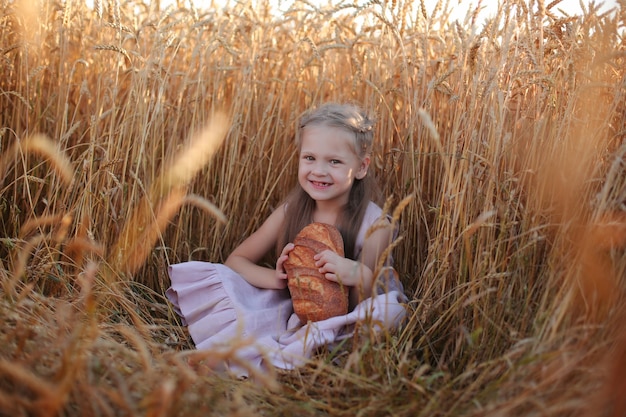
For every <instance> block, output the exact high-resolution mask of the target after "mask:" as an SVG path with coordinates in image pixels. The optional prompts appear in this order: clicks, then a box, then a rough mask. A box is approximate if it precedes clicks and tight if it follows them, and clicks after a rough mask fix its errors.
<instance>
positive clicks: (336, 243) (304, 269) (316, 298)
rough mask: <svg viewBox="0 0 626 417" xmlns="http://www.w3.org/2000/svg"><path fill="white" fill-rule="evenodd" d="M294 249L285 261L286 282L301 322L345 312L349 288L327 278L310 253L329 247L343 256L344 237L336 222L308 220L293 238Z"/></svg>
mask: <svg viewBox="0 0 626 417" xmlns="http://www.w3.org/2000/svg"><path fill="white" fill-rule="evenodd" d="M293 243H294V245H295V247H294V249H293V250H292V251H291V252H289V259H288V260H287V261H285V264H284V265H285V270H286V271H287V285H288V287H289V292H290V293H291V299H292V300H293V310H294V312H295V313H296V314H297V315H298V317H299V318H300V320H301V321H302V322H304V323H307V322H308V321H320V320H325V319H327V318H330V317H334V316H339V315H344V314H347V313H348V289H347V288H346V287H344V286H342V285H341V284H338V283H336V282H333V281H329V280H327V279H326V278H324V275H323V274H322V273H320V272H319V268H317V267H316V266H315V260H314V259H313V256H315V254H317V253H320V252H322V251H324V250H327V249H330V250H332V251H333V252H336V253H337V254H339V255H341V256H344V249H343V239H342V238H341V233H339V230H337V228H336V227H335V226H332V225H329V224H325V223H311V224H309V225H308V226H306V227H305V228H304V229H302V230H301V231H300V233H298V235H297V236H296V238H295V239H294V242H293Z"/></svg>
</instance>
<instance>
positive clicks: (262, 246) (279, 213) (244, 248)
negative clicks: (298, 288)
mask: <svg viewBox="0 0 626 417" xmlns="http://www.w3.org/2000/svg"><path fill="white" fill-rule="evenodd" d="M284 220H285V208H284V206H282V205H281V206H280V207H278V208H277V209H276V210H274V212H273V213H272V214H271V215H270V216H269V217H268V218H267V220H265V222H264V223H263V224H262V225H261V227H259V229H257V231H256V232H254V233H253V234H251V235H250V236H249V237H248V238H247V239H246V240H244V241H243V242H242V243H241V244H240V245H239V246H237V248H235V250H234V251H233V252H232V253H231V254H230V256H229V257H228V258H227V259H226V262H224V264H225V265H226V266H228V267H229V268H231V269H232V270H233V271H235V272H237V273H238V274H239V275H241V276H242V277H244V278H245V279H246V281H248V282H249V283H250V284H252V285H254V286H255V287H259V288H278V289H282V288H285V287H287V280H286V279H285V278H286V275H285V276H284V277H283V276H282V275H281V274H280V273H278V272H277V270H276V269H270V268H266V267H263V266H260V265H258V264H257V262H259V261H260V260H261V259H262V258H263V257H264V256H265V255H266V254H267V253H268V252H269V251H270V250H273V249H275V246H276V242H277V241H278V237H279V234H280V233H281V231H282V229H283V227H284ZM283 252H285V251H283Z"/></svg>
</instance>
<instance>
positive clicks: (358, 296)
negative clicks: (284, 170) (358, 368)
mask: <svg viewBox="0 0 626 417" xmlns="http://www.w3.org/2000/svg"><path fill="white" fill-rule="evenodd" d="M372 127H373V120H372V119H370V118H369V117H368V116H367V115H366V114H365V113H364V112H363V111H362V110H361V109H360V108H358V107H357V106H354V105H348V104H333V103H331V104H326V105H323V106H321V107H319V108H318V109H317V110H314V111H311V112H309V113H307V114H305V115H304V117H303V118H302V119H301V122H300V124H299V127H298V130H297V133H296V141H297V145H298V151H299V163H298V185H297V186H296V188H295V190H294V191H293V192H292V193H291V195H290V196H289V197H288V198H287V199H286V201H285V202H284V203H283V204H282V205H280V206H279V207H278V208H277V209H276V210H275V211H274V212H273V213H272V214H271V215H270V216H269V217H268V218H267V220H266V221H265V222H264V223H263V224H262V225H261V227H260V228H259V229H258V230H257V231H256V232H254V233H253V234H252V235H250V236H249V237H248V238H247V239H246V240H244V241H243V242H242V243H241V244H240V245H239V246H238V247H237V248H236V249H235V250H234V251H233V252H232V253H231V255H230V256H229V257H228V259H227V260H226V262H225V264H224V265H221V264H213V263H206V262H186V263H181V264H176V265H172V266H170V268H169V272H170V278H171V281H172V285H171V287H170V288H169V289H168V291H167V293H166V295H167V296H168V298H169V299H170V301H171V302H172V303H173V305H174V307H175V308H176V311H177V312H178V313H179V314H180V315H181V317H182V319H183V323H186V324H188V325H189V332H190V334H191V336H192V338H193V340H194V342H195V344H196V348H198V349H216V348H219V347H220V346H221V347H223V348H229V347H230V348H232V344H233V341H234V340H242V339H241V338H242V337H243V338H244V339H245V338H248V339H249V340H251V341H252V342H254V344H255V346H256V347H255V348H253V349H251V351H252V353H250V352H251V351H250V349H249V347H248V348H247V349H248V352H247V353H242V352H237V354H239V356H238V358H239V359H238V360H239V361H241V360H245V361H248V362H253V363H252V364H249V365H252V366H255V365H257V366H261V365H262V364H261V362H263V356H264V354H267V353H268V352H269V354H270V356H271V357H277V352H278V353H279V352H280V351H281V350H282V351H289V352H290V353H293V352H295V351H297V350H298V349H299V347H300V345H299V344H298V343H304V346H303V348H304V352H303V354H304V355H306V354H307V353H308V352H309V351H310V350H311V345H310V343H308V342H302V341H298V336H297V335H298V334H303V333H307V334H309V333H310V332H311V329H307V331H306V332H302V331H299V332H298V331H297V330H298V328H300V327H302V326H303V325H306V323H299V322H298V319H297V317H296V316H295V314H293V309H292V305H291V299H290V298H289V291H288V290H287V289H286V288H287V274H286V272H285V268H284V266H283V264H284V262H285V260H286V259H287V258H288V255H289V252H290V251H291V250H292V249H293V247H294V245H293V243H291V242H292V241H293V239H294V238H295V236H296V234H297V233H298V232H299V231H300V230H301V229H302V228H303V227H304V226H306V225H308V224H309V223H312V222H323V223H328V224H333V225H335V226H337V228H338V229H339V231H340V232H341V234H342V237H343V240H344V249H345V254H346V257H345V258H344V257H341V256H339V255H337V254H336V253H334V252H332V251H324V252H321V253H319V254H317V255H316V256H315V259H316V261H317V262H316V266H317V267H318V268H319V270H320V272H321V273H323V274H324V276H325V277H326V278H327V279H328V280H331V281H339V280H340V281H341V283H342V284H343V285H346V286H348V287H349V288H350V310H354V309H355V307H356V306H361V305H363V304H364V303H363V302H364V301H365V300H368V299H371V298H372V297H373V296H374V297H376V296H377V295H379V294H386V293H391V292H393V293H394V294H395V295H394V297H391V301H389V300H390V299H389V298H388V297H387V298H385V299H384V300H383V301H382V303H383V304H384V306H383V305H381V306H383V307H384V308H383V309H384V310H385V311H384V312H383V314H387V313H388V312H389V311H387V310H388V309H389V308H390V306H391V307H393V305H395V304H398V305H399V304H400V303H401V302H403V301H404V295H403V293H402V286H401V284H400V282H399V281H398V280H397V278H396V277H395V275H394V274H387V275H381V276H380V277H378V279H377V277H375V276H374V274H375V272H376V271H375V270H376V265H377V264H378V261H379V258H380V256H381V255H382V254H383V252H384V251H385V249H386V248H387V247H388V246H389V244H390V243H391V241H392V239H393V234H394V230H393V228H392V227H391V224H390V222H389V220H388V219H387V218H385V217H384V216H383V211H382V209H381V208H380V207H379V206H378V205H376V204H375V203H374V202H373V201H372V199H373V198H374V193H375V190H376V186H375V182H374V179H373V177H372V175H368V168H369V165H370V160H371V159H370V158H371V149H372V142H373V131H372ZM375 224H376V227H374V228H372V229H371V230H370V232H369V233H368V230H369V229H370V227H371V226H373V225H375ZM273 249H277V253H280V254H279V256H278V259H277V261H276V267H275V268H274V269H271V268H267V267H264V266H261V265H259V264H258V263H259V262H260V261H261V259H262V258H264V256H265V255H266V254H267V253H268V252H270V251H271V250H273ZM378 281H380V282H378ZM375 299H376V300H378V298H375ZM381 306H379V308H378V310H381V308H380V307H381ZM372 308H373V304H370V305H369V309H370V311H369V312H366V311H360V310H362V309H357V310H358V311H357V312H353V313H349V314H348V316H350V315H351V314H352V316H351V317H348V316H346V317H343V316H342V317H341V318H339V319H335V320H333V319H332V318H331V319H328V320H325V321H324V322H328V323H323V322H318V323H313V324H309V325H314V326H316V327H315V328H316V330H318V331H319V330H320V329H324V330H338V331H337V332H331V334H330V336H329V333H325V336H324V337H322V339H320V340H318V341H317V342H316V343H317V344H320V343H325V342H332V341H333V340H332V339H333V338H334V337H336V336H338V334H339V333H340V330H341V329H333V327H332V326H335V327H337V326H338V327H342V326H345V325H347V324H350V323H354V321H355V320H357V319H358V318H359V317H361V318H362V317H363V314H365V315H370V316H371V315H372V314H371V313H372V312H371V310H372ZM392 310H393V312H394V314H395V315H392V317H387V318H384V319H383V321H384V322H385V323H388V324H389V325H394V324H396V323H397V322H398V320H399V319H401V318H402V317H403V315H404V309H403V308H402V309H401V310H399V309H397V308H396V309H395V310H394V309H393V308H392ZM385 320H386V321H385ZM325 326H326V327H325ZM328 326H330V328H329V327H328ZM294 331H296V334H294V333H293V332H294ZM290 332H291V333H290ZM236 338H239V339H236ZM329 339H330V340H329ZM294 342H296V345H297V346H298V348H294V346H293V343H294ZM259 346H260V347H259ZM244 350H245V349H244ZM278 356H280V355H278ZM270 362H273V363H274V364H275V365H276V364H278V365H279V366H280V365H281V364H285V365H286V366H283V367H290V365H289V364H293V361H287V362H284V361H281V360H270ZM240 368H241V367H240ZM239 371H241V369H239ZM240 374H245V372H240Z"/></svg>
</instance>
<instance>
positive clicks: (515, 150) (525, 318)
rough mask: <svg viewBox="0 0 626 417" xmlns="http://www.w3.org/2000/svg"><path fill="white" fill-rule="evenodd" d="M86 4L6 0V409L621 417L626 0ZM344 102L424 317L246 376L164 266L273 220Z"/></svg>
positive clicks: (414, 308)
mask: <svg viewBox="0 0 626 417" xmlns="http://www.w3.org/2000/svg"><path fill="white" fill-rule="evenodd" d="M94 3H95V4H94V5H93V8H88V7H87V6H86V4H85V3H84V2H83V0H64V1H61V0H34V1H29V0H0V71H1V73H0V109H1V111H0V155H1V156H0V174H1V175H2V176H1V177H0V178H2V179H1V180H0V210H1V211H0V280H1V282H2V285H1V287H0V318H1V321H0V329H1V331H0V415H6V416H138V415H142V416H151V417H152V416H154V417H156V416H207V415H216V416H225V415H227V416H231V415H232V416H258V415H268V416H281V415H284V416H292V415H297V416H321V415H333V416H386V415H393V416H494V417H495V416H607V417H608V416H610V417H618V416H623V415H626V401H625V400H624V392H626V377H624V375H623V369H624V368H625V367H626V330H624V327H623V320H624V319H626V310H625V308H624V300H625V297H624V290H625V289H626V250H625V249H626V169H625V168H626V142H625V140H624V139H625V137H626V71H625V69H626V65H625V62H626V47H625V43H624V36H625V35H626V5H625V4H624V2H623V1H618V4H617V6H616V9H614V10H613V11H612V12H602V13H600V12H599V11H598V10H599V8H598V6H597V5H596V4H594V3H590V4H585V5H584V7H583V12H582V13H581V14H580V15H564V14H563V13H561V12H560V11H559V0H555V1H552V2H550V3H548V2H544V1H542V0H530V1H522V0H506V1H501V4H500V6H499V8H498V12H497V14H496V15H495V16H494V17H493V18H490V19H489V20H486V21H485V22H479V21H478V20H477V13H478V8H479V7H480V2H478V6H477V7H476V8H475V9H471V10H470V11H469V12H468V14H467V16H466V17H465V18H464V19H463V20H458V21H455V22H451V21H450V20H449V19H448V16H449V15H450V10H451V8H452V7H454V4H452V3H454V2H446V1H440V2H439V4H438V6H437V7H436V8H435V9H434V10H429V9H427V8H426V7H425V5H424V4H423V3H422V2H420V1H408V0H406V1H402V0H396V1H369V2H360V3H359V5H357V4H356V3H352V2H350V1H346V2H342V3H340V4H339V5H337V6H332V5H329V6H318V5H317V3H316V2H310V1H306V0H296V1H295V2H294V4H293V5H292V6H291V7H290V9H289V10H288V11H286V12H285V13H283V14H280V15H277V14H274V13H272V11H271V7H270V5H269V1H266V0H259V1H258V2H256V3H255V4H253V5H252V4H248V2H241V3H238V2H232V3H231V4H230V5H229V6H227V7H226V8H224V9H223V10H222V9H213V10H202V9H196V8H194V7H193V6H192V5H191V4H190V3H188V2H186V1H179V2H178V6H170V7H168V8H161V7H158V6H157V5H156V4H158V2H155V5H152V6H146V5H145V4H144V3H143V2H141V1H140V0H126V1H124V0H96V1H95V2H94ZM335 3H337V2H335ZM326 101H354V102H357V103H360V104H362V105H363V106H364V107H365V108H367V109H369V110H371V111H372V112H373V113H374V114H375V115H376V118H377V119H378V123H377V125H376V128H375V129H376V130H375V137H376V140H377V142H376V144H375V149H374V153H375V155H374V157H373V163H372V173H373V174H374V175H375V176H376V177H377V179H378V181H379V184H380V185H381V188H382V190H383V193H384V196H385V198H386V208H387V209H388V210H389V212H390V213H392V214H393V216H394V218H395V219H396V220H397V221H398V222H399V226H400V229H399V230H400V239H399V240H398V242H397V245H396V246H395V248H394V252H393V253H394V258H395V266H396V269H397V271H398V273H399V275H400V278H401V280H402V282H403V284H404V286H405V289H406V293H407V295H408V296H409V299H410V301H409V303H408V304H407V310H408V313H409V314H408V316H407V320H406V322H404V323H403V325H402V326H401V327H400V328H399V329H397V330H395V331H393V332H389V333H386V334H376V335H370V336H369V337H360V338H355V339H354V340H349V341H348V342H346V343H345V344H344V345H343V346H341V349H335V350H332V351H330V350H323V351H319V352H317V353H316V355H315V356H314V357H313V358H311V360H310V363H308V364H307V365H306V366H304V367H302V368H300V369H297V370H293V371H281V370H270V371H269V372H268V373H264V374H260V373H258V372H256V373H255V372H253V370H251V372H253V374H252V377H251V378H249V379H247V380H239V379H235V378H230V377H228V376H227V375H224V374H220V373H218V372H216V371H214V368H215V365H216V364H217V363H218V362H220V361H221V360H223V359H225V358H227V357H229V354H228V353H221V354H220V355H217V354H216V353H215V352H210V351H208V352H207V351H197V350H194V347H193V342H192V341H191V339H190V338H189V335H188V333H187V330H186V328H185V327H184V326H182V325H181V323H180V321H179V319H178V318H177V316H176V314H175V313H174V312H173V310H172V308H171V306H170V305H169V304H168V303H167V302H166V299H165V297H164V292H165V290H166V289H167V287H168V286H169V278H168V276H167V266H168V265H169V264H172V263H176V262H182V261H186V260H192V259H193V260H205V261H214V262H222V261H224V260H225V258H226V257H227V256H228V254H229V253H230V251H231V250H233V249H234V248H235V247H236V245H237V244H238V243H239V242H241V240H242V239H244V238H245V237H246V236H247V235H248V234H250V233H251V232H252V231H253V230H254V229H255V228H257V227H258V226H259V225H260V224H261V222H262V221H263V220H264V219H265V218H266V217H267V216H268V215H269V213H270V212H271V211H272V209H273V208H274V207H276V205H277V204H278V203H279V202H280V201H281V200H282V199H283V198H284V197H285V196H286V193H287V192H288V191H289V189H290V188H291V187H292V186H293V185H294V184H295V181H296V174H295V173H296V171H297V158H295V157H294V151H295V144H294V140H293V139H294V133H295V124H296V121H297V119H298V117H299V116H300V115H301V114H302V112H304V111H305V110H307V109H308V108H310V107H312V106H316V105H318V104H320V103H323V102H326ZM241 343H242V344H244V343H245V341H241ZM237 347H238V346H233V350H234V349H236V348H237ZM244 365H245V364H244Z"/></svg>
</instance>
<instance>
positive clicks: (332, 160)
mask: <svg viewBox="0 0 626 417" xmlns="http://www.w3.org/2000/svg"><path fill="white" fill-rule="evenodd" d="M330 163H331V164H333V165H338V164H340V163H341V161H340V160H339V159H331V160H330Z"/></svg>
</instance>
